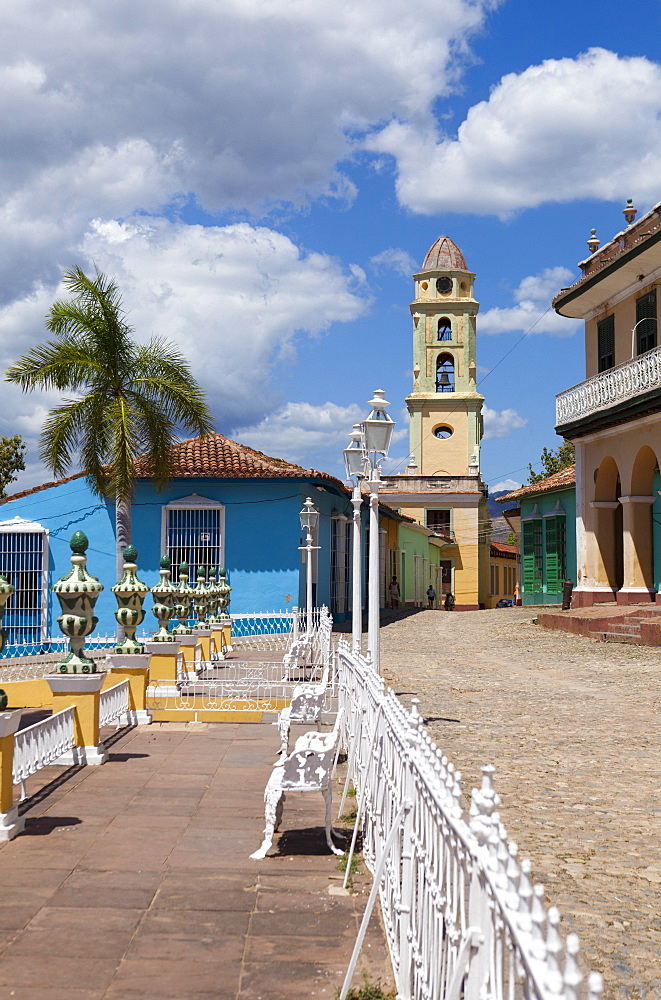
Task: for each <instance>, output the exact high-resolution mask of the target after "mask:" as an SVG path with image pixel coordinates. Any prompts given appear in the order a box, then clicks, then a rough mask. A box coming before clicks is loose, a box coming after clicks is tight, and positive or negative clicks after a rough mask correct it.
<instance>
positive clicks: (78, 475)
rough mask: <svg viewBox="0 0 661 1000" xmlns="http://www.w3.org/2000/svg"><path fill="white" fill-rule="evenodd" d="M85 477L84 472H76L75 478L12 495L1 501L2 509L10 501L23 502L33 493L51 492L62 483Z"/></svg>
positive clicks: (67, 478) (68, 477)
mask: <svg viewBox="0 0 661 1000" xmlns="http://www.w3.org/2000/svg"><path fill="white" fill-rule="evenodd" d="M84 475H85V473H84V472H74V474H73V476H66V477H65V478H64V479H55V480H53V482H51V483H42V484H41V486H33V487H32V489H29V490H21V492H20V493H12V495H11V496H10V497H4V498H3V499H2V500H0V507H1V506H2V504H3V503H9V501H10V500H22V499H23V497H29V496H30V495H31V494H32V493H39V492H40V491H41V490H49V489H50V488H51V486H59V485H60V484H61V483H70V482H71V481H72V480H73V479H81V478H82V477H83V476H84Z"/></svg>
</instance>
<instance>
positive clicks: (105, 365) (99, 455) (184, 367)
mask: <svg viewBox="0 0 661 1000" xmlns="http://www.w3.org/2000/svg"><path fill="white" fill-rule="evenodd" d="M64 285H65V287H66V288H67V289H68V290H69V291H70V292H71V293H72V295H73V297H72V298H70V299H61V300H58V301H57V302H54V303H53V305H52V306H51V308H50V313H49V315H48V320H47V324H46V326H47V328H48V330H50V331H51V333H53V334H55V339H54V340H51V341H48V342H47V343H46V344H43V345H41V346H39V347H33V348H32V350H30V351H28V353H27V354H26V355H25V356H24V357H22V358H20V359H19V360H18V361H17V362H16V364H15V365H13V367H11V368H10V369H9V371H8V372H7V374H6V376H5V378H6V380H7V381H8V382H14V383H16V384H18V385H20V386H21V387H22V388H23V389H24V390H25V391H26V392H31V391H33V390H34V389H37V388H39V389H51V390H52V389H56V390H58V391H60V392H71V393H75V398H73V399H64V400H63V402H62V403H60V405H59V406H56V407H55V408H54V409H53V410H51V412H50V413H49V415H48V418H47V420H46V422H45V424H44V427H43V430H42V432H41V437H40V450H39V456H40V458H41V459H42V461H43V462H44V463H45V464H46V465H47V466H48V467H49V468H50V469H52V471H53V473H54V474H55V475H56V476H63V475H65V474H66V473H67V471H68V469H69V468H70V467H71V465H72V463H73V462H74V461H75V460H76V459H77V458H79V459H80V463H81V464H82V467H83V468H84V469H85V471H86V473H87V481H88V483H89V485H90V487H91V489H92V490H93V491H94V493H95V494H97V495H98V496H103V497H108V498H110V499H113V500H114V501H115V528H116V543H117V579H120V577H121V571H122V562H123V557H122V552H123V550H124V547H125V546H126V545H128V544H129V543H130V541H131V501H132V499H133V495H134V492H135V480H136V466H135V463H136V459H138V458H140V457H142V458H143V459H144V460H145V462H142V463H141V468H144V466H145V463H146V466H147V468H148V469H149V471H150V474H151V478H152V479H153V481H154V483H155V485H156V488H157V489H158V490H161V489H162V488H163V486H164V485H165V484H166V482H167V480H168V477H169V458H170V449H171V447H172V445H173V444H174V443H175V440H176V437H175V435H176V430H177V428H178V427H182V428H185V429H186V430H188V431H191V430H192V431H194V432H195V433H197V434H208V433H209V432H210V431H212V430H213V422H212V417H211V413H210V411H209V408H208V406H207V404H206V402H205V399H204V395H203V393H202V389H201V388H200V386H199V385H198V383H197V382H196V381H195V379H194V378H193V376H192V375H191V371H190V368H189V366H188V363H187V362H186V360H185V358H184V357H183V355H182V354H180V352H179V351H178V350H177V349H176V348H175V347H174V346H173V345H172V344H169V343H167V342H166V341H165V340H162V339H161V338H159V337H154V338H152V340H150V341H149V343H148V344H138V343H136V342H135V341H134V340H133V339H132V333H133V330H132V328H131V327H130V326H129V325H128V323H127V322H126V317H125V312H124V309H123V308H122V302H121V297H120V294H119V290H118V288H117V285H116V283H115V282H114V281H113V280H112V279H110V278H108V277H107V276H106V275H104V274H102V273H101V272H99V271H98V270H96V271H95V276H94V278H90V277H88V276H87V275H86V274H84V272H83V271H82V270H81V269H80V268H79V267H76V268H74V269H73V270H72V271H67V272H66V273H65V275H64Z"/></svg>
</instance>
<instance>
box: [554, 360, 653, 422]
mask: <svg viewBox="0 0 661 1000" xmlns="http://www.w3.org/2000/svg"><path fill="white" fill-rule="evenodd" d="M659 387H661V347H655V348H654V349H653V350H651V351H647V353H646V354H641V355H640V357H638V358H632V360H631V361H625V362H624V364H621V365H617V367H616V368H609V369H608V371H605V372H601V373H600V374H599V375H595V376H594V377H593V378H589V379H587V380H586V381H585V382H581V383H580V384H579V385H575V386H574V387H573V388H571V389H566V390H565V391H564V392H561V393H560V394H559V395H558V396H556V398H555V422H556V426H559V427H561V426H562V425H563V424H569V423H573V422H574V421H575V420H582V419H583V418H585V417H589V416H591V415H592V414H593V413H598V412H600V411H601V410H607V409H608V408H609V407H610V406H615V405H616V404H617V403H623V402H626V401H627V400H630V399H635V398H636V396H640V395H642V394H643V393H645V392H649V391H650V390H652V389H657V388H659Z"/></svg>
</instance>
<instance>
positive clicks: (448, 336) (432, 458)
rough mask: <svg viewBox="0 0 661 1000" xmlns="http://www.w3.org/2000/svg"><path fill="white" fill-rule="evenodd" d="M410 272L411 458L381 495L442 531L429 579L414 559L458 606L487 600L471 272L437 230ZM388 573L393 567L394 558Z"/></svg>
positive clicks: (486, 544)
mask: <svg viewBox="0 0 661 1000" xmlns="http://www.w3.org/2000/svg"><path fill="white" fill-rule="evenodd" d="M413 280H414V282H415V298H414V301H413V302H412V303H411V315H412V319H413V388H412V391H411V393H410V394H409V395H408V396H407V397H406V405H407V408H408V411H409V416H410V421H411V423H410V452H411V460H410V462H409V465H408V467H407V469H406V472H405V473H404V474H402V475H399V476H384V485H383V488H382V490H381V496H382V499H383V500H384V501H385V502H386V503H388V504H389V505H390V506H392V507H395V508H396V509H397V510H400V511H401V512H402V513H403V514H408V515H409V516H411V517H414V518H415V519H416V520H417V521H420V523H421V524H423V525H425V527H427V528H430V529H432V530H433V531H434V532H436V533H437V534H438V535H439V537H441V538H442V539H443V540H444V543H445V544H444V548H443V552H442V560H441V579H440V580H435V579H432V578H431V577H430V573H429V569H428V567H425V566H420V567H418V569H417V572H418V574H419V575H420V577H421V580H422V583H423V584H424V588H425V589H426V587H428V586H429V583H432V584H433V585H434V587H435V589H436V591H437V593H438V594H439V598H440V596H441V595H442V594H446V593H448V591H451V592H452V593H453V595H454V597H455V601H456V609H457V610H465V611H468V610H475V609H477V608H479V607H485V606H487V603H488V600H487V594H488V579H487V577H488V564H489V537H488V536H489V519H488V513H487V508H486V499H485V494H486V490H485V487H484V486H483V484H482V481H481V479H480V441H481V439H482V404H483V403H484V397H483V396H481V395H480V393H478V391H477V388H476V371H477V362H476V343H475V332H476V330H475V323H476V316H477V312H478V309H479V303H478V302H476V300H475V298H474V282H475V274H474V273H473V272H472V271H469V270H468V266H467V264H466V261H465V259H464V255H463V254H462V252H461V250H460V249H459V247H458V246H457V245H456V244H455V243H453V242H452V240H451V239H448V237H447V236H441V237H439V239H438V240H436V242H435V243H434V244H433V246H431V247H430V249H429V251H428V253H427V255H426V257H425V259H424V263H423V265H422V268H421V269H420V271H419V272H418V273H417V274H414V275H413ZM392 575H400V574H399V573H398V566H397V565H396V564H395V565H393V566H392ZM428 577H429V578H428Z"/></svg>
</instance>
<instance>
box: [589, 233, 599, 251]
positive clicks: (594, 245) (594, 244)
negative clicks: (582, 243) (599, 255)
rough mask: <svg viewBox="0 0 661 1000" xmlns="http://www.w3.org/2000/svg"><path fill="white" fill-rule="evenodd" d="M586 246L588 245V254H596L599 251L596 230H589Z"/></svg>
mask: <svg viewBox="0 0 661 1000" xmlns="http://www.w3.org/2000/svg"><path fill="white" fill-rule="evenodd" d="M587 244H588V250H589V251H590V253H596V252H597V250H598V249H599V240H598V239H597V230H596V229H591V230H590V239H589V240H588V241H587Z"/></svg>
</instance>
